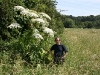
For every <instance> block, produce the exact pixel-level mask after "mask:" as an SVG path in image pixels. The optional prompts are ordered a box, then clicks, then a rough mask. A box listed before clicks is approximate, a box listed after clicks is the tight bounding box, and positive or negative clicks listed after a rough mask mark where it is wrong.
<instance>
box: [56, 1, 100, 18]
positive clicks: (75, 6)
mask: <svg viewBox="0 0 100 75" xmlns="http://www.w3.org/2000/svg"><path fill="white" fill-rule="evenodd" d="M56 1H57V2H58V3H57V5H56V9H57V10H58V11H59V12H60V13H61V14H64V15H72V16H89V15H94V16H96V15H100V0H56ZM63 10H64V11H63Z"/></svg>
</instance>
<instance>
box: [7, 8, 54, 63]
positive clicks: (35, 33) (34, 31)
mask: <svg viewBox="0 0 100 75" xmlns="http://www.w3.org/2000/svg"><path fill="white" fill-rule="evenodd" d="M14 12H15V13H14V14H15V15H14V18H15V22H13V23H12V24H10V25H9V26H8V28H10V29H12V31H13V30H15V29H17V31H18V33H20V34H19V36H21V37H19V38H17V39H18V40H17V41H16V42H15V43H13V44H12V47H13V51H14V53H20V54H21V56H22V58H23V59H25V60H26V61H27V62H31V63H40V62H49V61H50V60H51V57H50V55H49V53H48V51H49V47H50V46H51V43H52V42H51V41H52V39H53V38H54V34H55V32H54V31H53V30H52V29H50V28H48V26H49V22H50V20H51V18H50V17H49V15H47V14H46V13H43V12H36V11H34V10H30V9H26V8H24V7H22V6H15V7H14ZM12 35H13V32H12Z"/></svg>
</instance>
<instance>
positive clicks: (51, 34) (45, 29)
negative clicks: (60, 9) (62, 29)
mask: <svg viewBox="0 0 100 75" xmlns="http://www.w3.org/2000/svg"><path fill="white" fill-rule="evenodd" d="M43 32H44V33H47V34H48V35H49V36H51V37H54V32H53V30H52V29H50V28H47V27H45V28H44V30H43Z"/></svg>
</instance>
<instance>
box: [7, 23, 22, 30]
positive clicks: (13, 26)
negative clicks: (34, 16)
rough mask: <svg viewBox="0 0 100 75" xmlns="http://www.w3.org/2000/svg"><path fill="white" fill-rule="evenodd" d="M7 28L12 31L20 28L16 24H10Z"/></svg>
mask: <svg viewBox="0 0 100 75" xmlns="http://www.w3.org/2000/svg"><path fill="white" fill-rule="evenodd" d="M8 28H10V29H13V28H22V27H21V26H20V25H19V24H18V23H12V24H10V25H9V26H8Z"/></svg>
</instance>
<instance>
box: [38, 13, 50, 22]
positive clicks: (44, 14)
mask: <svg viewBox="0 0 100 75" xmlns="http://www.w3.org/2000/svg"><path fill="white" fill-rule="evenodd" d="M39 15H40V16H43V17H46V18H48V19H49V20H51V18H50V16H49V15H47V14H46V13H43V12H41V13H39Z"/></svg>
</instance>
